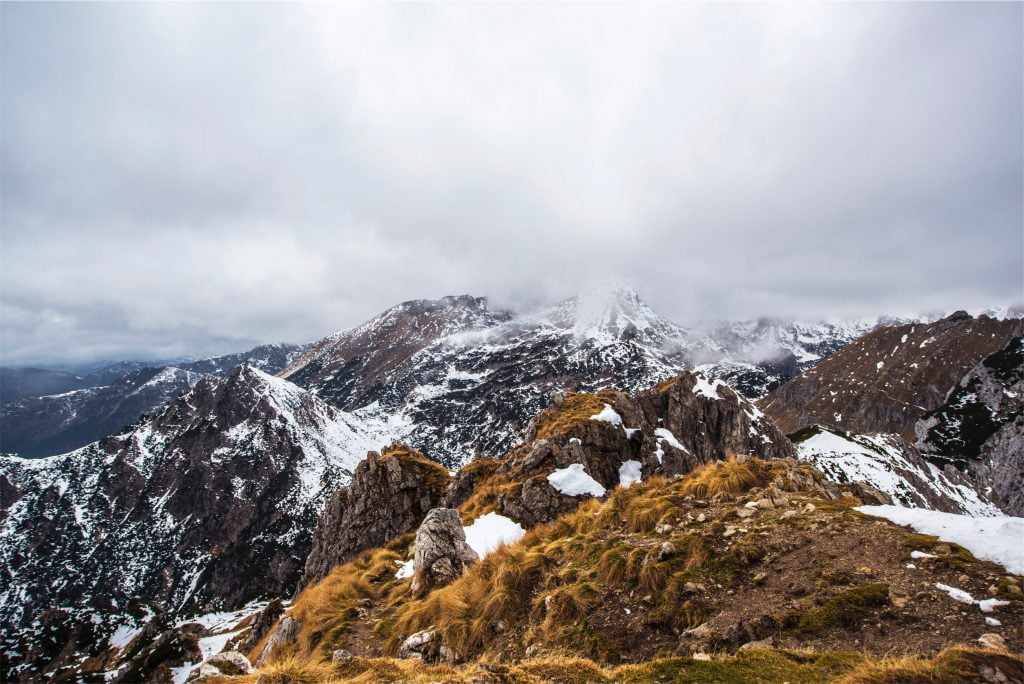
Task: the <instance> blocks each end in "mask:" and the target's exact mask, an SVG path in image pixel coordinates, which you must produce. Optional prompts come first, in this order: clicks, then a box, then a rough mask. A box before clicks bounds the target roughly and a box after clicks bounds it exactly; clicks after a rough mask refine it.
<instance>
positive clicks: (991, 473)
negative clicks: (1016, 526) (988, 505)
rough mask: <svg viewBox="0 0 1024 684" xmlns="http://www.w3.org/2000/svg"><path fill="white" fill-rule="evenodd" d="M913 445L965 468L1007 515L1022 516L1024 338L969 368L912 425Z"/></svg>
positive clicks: (945, 464)
mask: <svg viewBox="0 0 1024 684" xmlns="http://www.w3.org/2000/svg"><path fill="white" fill-rule="evenodd" d="M915 430H916V433H917V448H918V449H920V451H921V452H922V454H923V455H924V457H925V458H926V459H927V460H929V461H930V462H932V463H935V464H937V465H939V466H940V467H943V468H949V467H953V468H956V469H957V470H959V471H962V472H966V473H969V474H970V475H971V477H972V479H973V480H974V481H975V482H976V483H977V484H978V486H979V488H980V489H982V490H983V491H988V492H990V493H991V496H992V498H993V499H994V500H995V501H997V502H998V503H999V504H1000V506H1001V508H1002V509H1003V510H1004V511H1005V512H1006V513H1009V514H1011V515H1024V340H1022V339H1021V338H1020V337H1017V338H1014V339H1013V340H1011V341H1010V343H1009V344H1008V345H1007V346H1006V347H1005V348H1003V349H1001V350H999V351H997V352H995V353H994V354H991V355H989V356H987V357H985V359H984V360H983V361H982V362H981V363H979V364H978V365H977V366H975V367H974V368H972V369H971V370H970V372H968V373H967V375H965V376H964V378H963V379H962V380H961V381H960V383H959V384H958V385H957V386H956V387H954V388H953V389H952V390H951V391H950V393H949V395H948V396H947V397H946V401H945V402H944V403H943V404H942V405H941V406H940V407H938V408H937V409H935V410H934V411H931V412H929V413H928V414H927V415H926V416H925V417H924V418H923V419H922V420H921V421H919V422H918V423H917V426H916V428H915Z"/></svg>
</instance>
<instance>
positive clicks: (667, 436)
mask: <svg viewBox="0 0 1024 684" xmlns="http://www.w3.org/2000/svg"><path fill="white" fill-rule="evenodd" d="M654 435H655V436H656V437H657V438H658V439H659V440H662V439H663V440H665V441H666V442H668V444H669V446H672V447H675V448H676V449H679V450H680V451H682V452H683V453H684V454H688V453H690V451H689V449H687V448H686V447H684V446H683V445H682V443H681V442H680V441H679V440H678V439H676V436H675V435H673V434H672V432H671V431H669V430H667V429H665V428H655V430H654ZM659 450H660V449H659ZM658 462H659V463H660V462H661V459H660V458H659V459H658Z"/></svg>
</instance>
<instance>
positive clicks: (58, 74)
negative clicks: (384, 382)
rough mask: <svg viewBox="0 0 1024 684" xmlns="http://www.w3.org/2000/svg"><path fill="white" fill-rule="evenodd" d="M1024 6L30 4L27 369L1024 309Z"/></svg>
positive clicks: (13, 305)
mask: <svg viewBox="0 0 1024 684" xmlns="http://www.w3.org/2000/svg"><path fill="white" fill-rule="evenodd" d="M1022 10H1024V5H1022V4H1020V3H1003V4H981V3H963V4H953V3H932V4H924V3H914V4H881V3H861V4H828V5H816V4H807V3H797V4H786V5H764V4H729V5H698V4H685V5H668V4H656V5H637V4H630V5H612V4H601V5H586V4H576V3H573V4H562V5H541V4H513V3H508V4H494V5H480V4H464V3H453V4H445V5H428V4H401V5H379V4H378V5H372V6H370V5H321V4H318V5H309V6H303V5H292V4H289V5H277V4H245V5H241V4H235V3H220V4H191V3H190V4H121V3H111V4H102V5H99V4H97V5H87V4H79V3H74V4H56V3H41V4H21V3H13V4H12V3H4V4H3V5H2V6H0V12H2V48H0V49H2V55H0V57H2V110H0V113H2V158H0V162H2V215H0V228H2V233H0V254H2V257H0V259H2V264H0V266H2V274H0V299H2V312H0V316H2V319H0V327H2V331H0V332H2V340H0V342H2V349H0V361H2V362H3V363H5V364H18V363H29V362H40V361H46V360H55V359H94V358H166V357H170V356H176V355H181V354H207V353H215V352H223V351H229V350H236V349H240V348H243V347H246V346H251V344H254V343H256V342H263V341H278V340H281V341H307V340H311V339H314V338H318V337H320V336H322V335H324V334H326V333H329V332H332V331H334V330H336V329H339V328H342V327H346V326H348V325H352V324H354V323H357V322H359V321H361V320H363V319H365V318H367V317H369V316H371V315H373V314H375V313H377V312H378V311H380V310H381V309H383V308H385V307H387V306H390V305H392V304H394V303H397V302H399V301H402V300H406V299H413V298H434V297H438V296H442V295H445V294H454V293H472V294H477V295H488V296H490V297H491V298H492V300H495V301H496V302H498V303H501V304H507V303H517V302H521V301H524V300H537V299H541V300H554V299H558V298H562V297H565V296H569V295H571V294H573V293H575V292H577V291H579V290H582V289H585V288H588V287H590V286H591V285H593V284H594V283H596V282H603V281H607V280H611V279H624V280H627V281H629V282H631V283H632V284H633V285H634V286H635V287H636V288H637V290H638V291H639V292H640V294H641V295H642V296H643V297H644V298H645V299H646V300H647V301H648V303H650V304H651V306H652V307H654V308H655V309H656V310H657V311H659V312H661V313H663V314H664V315H666V316H668V317H669V318H672V319H674V320H676V321H678V322H680V323H684V324H686V323H690V322H692V321H696V320H699V319H706V318H708V317H716V316H720V317H731V318H741V317H753V316H760V315H778V316H800V317H816V316H863V315H876V314H879V313H911V312H915V311H934V310H949V309H954V308H974V309H980V308H984V307H986V306H988V305H991V304H1006V303H1011V302H1014V301H1020V300H1021V299H1022V298H1024V296H1022V278H1024V273H1022V271H1024V265H1022V259H1024V237H1022V232H1024V231H1022V222H1024V162H1022V157H1024V140H1022V125H1024V124H1022V122H1024V106H1022V100H1024V94H1022V88H1024V85H1022V84H1024V70H1022V64H1024V55H1022V42H1024V41H1022V25H1024V17H1022Z"/></svg>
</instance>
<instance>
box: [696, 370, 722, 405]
mask: <svg viewBox="0 0 1024 684" xmlns="http://www.w3.org/2000/svg"><path fill="white" fill-rule="evenodd" d="M696 378H697V382H696V383H695V384H694V386H693V393H694V394H698V395H700V396H702V397H707V398H708V399H721V398H722V397H720V396H718V388H719V387H725V386H726V385H725V383H724V382H722V381H721V380H719V379H718V378H715V379H714V380H712V381H710V382H708V380H707V379H706V378H705V377H704V376H703V375H697V376H696Z"/></svg>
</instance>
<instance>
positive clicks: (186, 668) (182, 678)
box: [171, 663, 195, 684]
mask: <svg viewBox="0 0 1024 684" xmlns="http://www.w3.org/2000/svg"><path fill="white" fill-rule="evenodd" d="M193 667H195V663H185V664H184V665H182V666H181V667H172V668H171V679H172V680H173V681H174V684H185V682H186V681H187V680H188V673H189V672H191V671H192V668H193Z"/></svg>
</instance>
